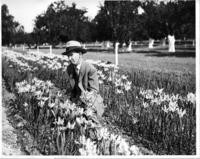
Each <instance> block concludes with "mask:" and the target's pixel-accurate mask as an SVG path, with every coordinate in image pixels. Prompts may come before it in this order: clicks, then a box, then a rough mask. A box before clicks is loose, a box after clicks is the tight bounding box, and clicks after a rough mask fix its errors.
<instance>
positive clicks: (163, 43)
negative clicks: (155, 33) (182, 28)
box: [162, 37, 166, 46]
mask: <svg viewBox="0 0 200 159" xmlns="http://www.w3.org/2000/svg"><path fill="white" fill-rule="evenodd" d="M162 46H166V38H165V37H164V38H163V39H162Z"/></svg>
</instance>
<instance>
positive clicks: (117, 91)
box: [116, 88, 124, 94]
mask: <svg viewBox="0 0 200 159" xmlns="http://www.w3.org/2000/svg"><path fill="white" fill-rule="evenodd" d="M116 93H117V94H123V93H124V92H123V91H122V90H120V89H118V88H117V90H116Z"/></svg>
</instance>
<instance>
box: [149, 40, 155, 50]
mask: <svg viewBox="0 0 200 159" xmlns="http://www.w3.org/2000/svg"><path fill="white" fill-rule="evenodd" d="M153 44H154V39H152V38H150V39H149V48H150V49H152V48H153Z"/></svg>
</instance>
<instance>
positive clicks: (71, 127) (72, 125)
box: [67, 122, 76, 129]
mask: <svg viewBox="0 0 200 159" xmlns="http://www.w3.org/2000/svg"><path fill="white" fill-rule="evenodd" d="M75 124H76V122H74V123H72V124H71V123H70V122H68V123H67V128H68V129H74V126H75Z"/></svg>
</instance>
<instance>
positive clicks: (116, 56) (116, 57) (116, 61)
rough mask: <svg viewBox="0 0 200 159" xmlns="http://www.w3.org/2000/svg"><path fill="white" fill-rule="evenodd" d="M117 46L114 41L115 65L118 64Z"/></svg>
mask: <svg viewBox="0 0 200 159" xmlns="http://www.w3.org/2000/svg"><path fill="white" fill-rule="evenodd" d="M118 46H119V43H118V42H116V43H115V66H118Z"/></svg>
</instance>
